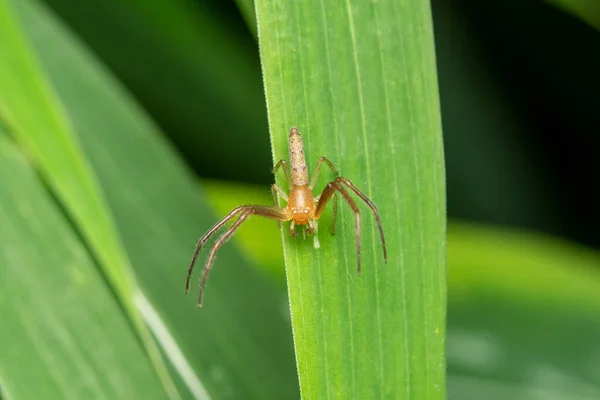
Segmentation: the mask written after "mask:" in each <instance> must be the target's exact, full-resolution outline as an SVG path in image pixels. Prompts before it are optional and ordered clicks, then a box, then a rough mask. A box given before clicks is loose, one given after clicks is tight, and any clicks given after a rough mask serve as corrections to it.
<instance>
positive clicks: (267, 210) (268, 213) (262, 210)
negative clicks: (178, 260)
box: [185, 205, 291, 294]
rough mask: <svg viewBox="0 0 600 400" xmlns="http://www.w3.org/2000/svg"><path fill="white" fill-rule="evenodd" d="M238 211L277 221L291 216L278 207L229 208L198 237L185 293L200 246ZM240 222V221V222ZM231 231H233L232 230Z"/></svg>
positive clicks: (187, 290)
mask: <svg viewBox="0 0 600 400" xmlns="http://www.w3.org/2000/svg"><path fill="white" fill-rule="evenodd" d="M240 212H242V215H244V214H246V213H249V214H248V215H250V214H257V215H261V216H263V217H267V218H271V219H276V220H278V221H289V220H290V219H291V217H290V216H288V215H287V214H286V213H285V212H284V211H283V210H282V209H280V208H279V207H268V206H257V205H245V206H239V207H236V208H234V209H233V210H231V212H230V213H229V214H227V215H226V216H225V217H223V219H221V220H220V221H219V222H217V223H216V224H215V225H214V226H213V227H212V228H210V229H209V230H208V232H206V233H205V234H204V236H202V237H201V238H200V240H199V241H198V244H197V245H196V250H195V251H194V256H193V257H192V261H191V262H190V266H189V268H188V274H187V279H186V281H185V293H186V294H187V293H189V291H190V279H191V277H192V272H194V265H195V264H196V260H197V259H198V255H199V254H200V250H201V249H202V246H203V245H204V244H205V243H206V242H207V241H208V239H210V237H211V236H212V235H214V234H215V233H216V232H217V231H218V230H219V229H220V228H221V227H223V225H225V224H226V223H227V222H228V221H229V220H231V219H232V218H234V217H235V216H236V215H238V214H239V213H240ZM247 217H248V216H246V217H244V219H246V218H247ZM240 219H241V217H240ZM238 222H239V219H238V221H236V222H235V223H234V226H236V227H237V226H239V224H238ZM242 222H243V220H242ZM242 222H240V224H241V223H242ZM236 224H237V225H236ZM232 227H233V226H232ZM230 230H231V228H230V229H229V230H228V231H227V232H229V231H230ZM234 231H235V229H234ZM231 233H233V231H232V232H231ZM221 244H222V243H221ZM219 246H220V245H219ZM217 248H218V247H217ZM213 249H214V247H213Z"/></svg>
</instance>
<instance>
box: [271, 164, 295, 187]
mask: <svg viewBox="0 0 600 400" xmlns="http://www.w3.org/2000/svg"><path fill="white" fill-rule="evenodd" d="M279 167H282V168H283V173H284V174H285V180H286V181H287V183H288V187H289V188H290V189H291V188H292V171H290V166H289V164H288V163H287V162H286V161H285V160H279V161H278V162H277V164H275V167H273V175H275V174H277V170H279Z"/></svg>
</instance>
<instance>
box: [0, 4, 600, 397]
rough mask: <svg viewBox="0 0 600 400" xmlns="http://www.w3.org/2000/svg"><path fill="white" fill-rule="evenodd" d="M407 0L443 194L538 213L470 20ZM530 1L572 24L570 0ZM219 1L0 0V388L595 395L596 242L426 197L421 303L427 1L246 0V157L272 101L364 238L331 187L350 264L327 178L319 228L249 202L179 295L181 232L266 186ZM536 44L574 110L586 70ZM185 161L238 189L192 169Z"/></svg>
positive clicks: (493, 209) (422, 20) (549, 216)
mask: <svg viewBox="0 0 600 400" xmlns="http://www.w3.org/2000/svg"><path fill="white" fill-rule="evenodd" d="M532 1H534V0H532ZM313 3H314V4H313ZM417 3H418V4H417ZM433 3H434V4H433V7H434V10H433V14H434V17H435V33H436V38H435V39H436V40H435V42H436V53H437V59H438V61H437V64H438V69H439V72H440V74H439V79H440V85H441V99H442V106H443V107H442V111H443V114H444V115H443V120H444V141H445V152H446V154H447V158H448V160H449V163H448V172H447V175H448V182H449V186H450V193H449V194H448V197H449V199H450V205H451V207H450V208H451V210H452V206H453V205H454V211H453V212H455V213H456V210H459V212H458V214H459V215H471V216H473V215H474V216H475V217H477V218H488V221H490V220H491V221H514V220H519V221H522V222H523V221H524V224H525V225H529V226H542V227H554V229H555V231H556V228H557V227H559V228H560V229H562V227H563V226H564V224H560V223H558V224H557V221H561V219H560V218H567V217H568V214H567V213H566V210H565V209H564V208H561V203H557V202H556V198H555V197H553V196H551V195H549V194H548V193H549V192H548V191H547V190H545V189H544V188H545V187H546V186H544V185H543V184H542V183H540V181H539V177H540V176H547V177H548V178H552V177H553V175H552V173H553V170H552V169H549V168H546V167H545V166H544V164H542V163H540V162H539V156H540V149H538V148H536V149H535V152H533V153H532V152H531V151H528V150H527V148H526V147H525V146H524V141H525V140H524V139H523V137H524V136H525V133H527V131H528V127H527V126H525V125H524V124H522V123H521V122H520V121H519V118H518V117H517V114H518V113H516V112H515V108H516V107H514V104H510V97H509V96H507V92H506V91H504V90H503V89H504V88H502V85H504V83H502V82H500V81H499V80H498V79H497V76H495V75H494V74H493V73H492V70H491V69H490V68H486V61H485V57H483V56H482V53H483V52H478V50H481V49H478V47H477V46H478V43H477V42H478V41H479V40H480V39H482V37H479V36H476V35H473V34H472V31H471V30H470V28H469V29H467V24H466V23H465V20H463V19H461V17H464V15H460V14H459V13H457V12H456V11H457V10H458V7H456V4H453V2H445V1H438V2H436V1H434V2H433ZM517 3H518V5H516V6H514V7H517V8H518V7H520V5H521V3H520V2H515V4H517ZM553 3H555V4H558V5H560V6H561V7H563V8H564V9H565V10H569V12H571V13H572V14H574V15H577V16H579V17H580V18H581V19H582V20H583V21H586V22H588V23H589V24H591V25H592V26H596V25H597V24H595V22H594V21H595V19H594V18H596V15H598V14H595V13H593V10H594V8H593V7H595V6H591V2H587V3H586V2H585V1H583V2H582V1H577V0H574V1H570V0H554V1H553ZM584 3H585V4H584ZM473 4H479V2H473ZM497 4H500V3H497ZM502 4H503V5H504V4H506V3H502ZM237 6H238V8H236V7H235V6H234V5H227V3H226V2H219V1H212V2H211V1H208V2H198V1H188V0H172V1H169V2H162V3H161V4H158V3H153V2H145V1H140V0H134V1H129V2H122V1H119V0H106V1H105V0H90V1H86V2H81V1H79V0H52V1H50V0H0V316H1V317H0V318H1V323H0V342H1V343H2V346H0V398H1V399H4V400H6V399H11V400H22V399H30V398H44V399H63V398H72V399H82V398H111V399H132V398H149V399H151V398H157V399H159V398H199V399H208V398H211V399H222V398H224V399H226V398H244V399H254V398H255V399H271V398H275V399H281V398H284V399H293V398H299V397H300V389H299V378H300V382H301V391H302V397H303V398H307V399H310V398H318V399H320V398H325V397H326V396H328V397H329V398H409V397H408V396H406V393H407V392H408V391H410V395H411V397H410V398H435V397H434V396H436V395H437V396H438V397H440V398H441V397H443V394H444V393H445V391H446V387H445V385H446V381H447V382H448V397H449V398H450V399H460V400H471V399H472V400H479V399H483V398H485V399H491V400H496V399H497V400H504V399H508V398H510V399H517V400H520V399H523V400H525V399H532V398H534V399H535V398H544V399H562V398H569V399H575V400H584V399H585V400H587V399H596V398H600V385H599V384H598V382H600V375H599V374H600V372H599V371H598V367H597V359H598V351H599V349H598V345H597V337H598V336H599V335H600V319H599V318H598V304H600V298H599V297H598V296H599V293H600V277H599V276H598V268H597V267H598V265H600V255H598V254H597V253H596V252H593V251H590V250H588V249H585V248H582V247H580V246H575V245H572V244H569V243H566V242H564V241H560V240H557V239H552V238H549V237H544V236H543V235H539V234H535V235H534V234H526V233H524V232H522V231H518V230H502V229H499V228H498V227H494V226H478V225H470V224H465V223H458V222H457V221H453V222H452V223H451V224H450V229H449V232H448V236H447V240H448V246H447V248H448V255H447V258H448V273H449V276H448V282H447V284H448V296H449V298H448V304H447V305H446V304H445V299H444V293H445V285H446V282H445V280H444V274H445V272H444V266H443V262H444V258H445V254H444V242H445V240H444V236H443V234H444V231H443V229H444V215H445V212H444V211H445V210H444V208H443V207H444V204H443V200H442V199H444V198H445V196H446V193H445V188H444V180H443V178H442V177H443V172H444V171H443V168H442V164H441V163H442V154H441V136H440V128H439V108H438V105H437V88H436V83H435V82H436V71H435V69H434V58H433V37H432V29H431V22H430V10H429V5H428V2H421V1H418V2H417V1H414V2H401V1H392V2H390V1H372V2H360V1H353V0H348V1H345V2H334V3H329V2H310V3H303V2H273V1H261V2H259V3H258V11H259V13H258V16H259V21H260V23H261V25H260V27H259V32H260V45H261V53H262V57H263V66H264V71H263V72H264V86H265V88H266V91H267V100H268V102H269V109H268V111H269V122H270V125H271V141H272V145H273V147H272V150H273V153H274V154H273V157H274V159H275V160H277V159H279V158H287V148H286V146H287V144H286V140H287V133H288V131H289V128H290V127H291V126H292V125H296V126H298V127H299V128H300V130H301V132H302V133H303V134H304V139H305V147H306V149H305V150H306V154H307V157H308V161H309V169H310V170H311V171H313V170H314V165H315V161H316V159H317V158H318V157H319V156H321V155H324V156H327V157H329V158H330V159H331V160H332V161H333V162H334V163H335V164H336V166H337V167H338V169H339V170H340V172H341V174H342V175H343V176H346V177H347V178H349V179H351V180H352V181H353V182H354V183H355V184H356V185H357V186H358V187H359V188H360V189H361V190H363V191H364V192H365V193H366V194H367V195H368V196H369V197H371V198H372V199H373V201H374V202H375V204H376V205H377V206H378V207H379V210H380V212H381V215H382V219H383V224H384V229H385V233H386V238H387V240H388V251H389V262H388V264H383V261H382V253H381V247H380V243H379V238H378V237H377V231H376V226H375V221H374V218H373V217H372V215H371V212H370V210H369V209H368V208H367V207H366V206H365V205H364V204H362V203H361V202H360V201H359V200H358V199H356V200H357V202H358V206H359V208H360V210H361V213H362V224H363V237H362V244H363V254H362V261H363V273H362V275H361V276H357V275H356V253H355V247H354V240H355V236H354V233H355V231H354V219H353V217H354V216H353V214H352V212H351V210H350V208H349V207H348V206H347V204H345V203H344V202H343V201H342V202H340V204H339V211H340V218H339V220H338V226H337V232H336V235H335V236H331V235H329V232H328V230H329V223H330V221H331V215H332V214H331V213H332V209H331V206H328V208H327V210H326V211H325V215H324V217H323V219H322V221H321V224H320V228H321V229H320V230H321V232H320V234H319V238H320V242H321V248H320V249H314V248H313V245H312V240H311V239H310V238H307V239H306V240H303V239H302V236H301V235H300V236H299V237H297V238H295V239H292V238H290V237H289V235H288V232H287V226H288V224H284V229H283V232H280V231H279V230H278V229H277V224H276V223H275V222H274V221H271V220H266V219H260V218H253V219H251V220H250V221H248V222H246V223H245V224H244V226H242V228H241V230H240V231H239V232H238V234H236V236H235V237H234V238H233V240H232V241H231V243H227V244H226V245H225V246H224V247H223V248H221V249H220V250H219V253H218V257H217V260H216V263H215V267H214V270H213V272H212V273H211V276H210V279H209V281H208V285H207V289H206V297H205V301H206V303H205V307H204V308H203V309H202V310H198V309H197V308H196V307H195V304H196V300H197V298H196V296H197V291H196V290H195V289H196V288H197V286H198V283H199V281H198V278H197V275H198V274H196V275H195V277H194V290H193V291H192V293H190V295H189V296H187V297H186V296H185V294H184V286H183V285H184V280H185V274H186V272H187V266H188V262H189V258H190V257H191V253H192V251H193V246H194V244H195V242H196V241H197V239H198V237H199V236H200V235H201V234H202V233H204V232H205V231H206V229H208V228H209V227H210V226H211V225H212V224H214V223H215V222H216V221H217V220H218V218H219V217H220V216H222V215H224V214H226V213H227V212H228V211H229V210H231V208H233V207H235V206H237V205H239V204H245V203H258V204H271V202H272V199H271V195H270V191H269V187H268V186H267V184H269V183H272V179H273V178H272V175H270V173H269V170H270V166H271V165H272V162H273V159H271V158H270V155H269V145H268V140H269V136H268V135H267V124H266V122H267V113H266V110H265V96H264V93H263V88H262V86H263V85H262V84H261V81H260V64H259V59H258V50H257V46H256V37H253V35H252V34H253V33H255V32H256V26H255V24H256V22H255V21H256V19H255V15H254V12H255V10H254V5H253V3H252V1H250V0H238V1H237ZM538 6H540V7H546V9H549V10H551V11H552V12H553V15H554V16H556V17H560V13H559V12H557V11H556V10H552V9H551V7H550V6H547V5H544V4H541V3H540V4H538ZM227 7H229V8H228V10H229V11H226V10H227ZM482 7H485V5H484V6H482ZM521 9H522V10H523V15H524V16H525V17H524V18H523V20H526V18H527V17H526V15H527V13H526V12H529V14H531V13H533V12H535V11H532V10H535V8H527V9H526V8H518V10H521ZM513 10H514V8H513ZM228 12H229V14H228ZM238 13H241V14H242V15H241V16H240V15H239V14H238ZM518 14H519V15H520V13H518ZM519 15H516V16H517V17H518V16H519ZM596 20H597V18H596ZM244 21H246V22H247V23H248V24H249V26H248V27H245V26H243V22H244ZM569 21H570V23H571V25H569V26H572V25H573V24H577V21H576V20H575V19H573V18H570V19H569ZM324 22H325V23H324ZM505 25H506V26H505V27H504V28H503V29H505V30H506V32H505V33H513V34H515V35H516V36H517V37H518V40H519V43H520V44H522V45H523V46H525V47H524V48H523V51H524V52H526V51H527V48H526V45H525V44H524V43H525V42H523V43H521V39H522V38H521V35H520V34H519V33H518V32H519V30H518V29H517V27H514V26H512V25H510V24H505ZM580 25H582V24H580ZM585 28H587V27H585ZM584 31H585V32H593V30H591V29H589V28H587V29H584ZM565 33H568V32H565ZM567 37H571V36H567ZM523 39H525V38H523ZM570 40H571V39H570ZM542 44H543V43H542ZM576 44H577V43H574V42H573V47H576ZM546 45H548V43H546ZM535 49H536V50H537V49H539V47H535ZM534 53H535V54H538V53H537V52H532V54H534ZM557 57H559V55H557ZM548 59H551V58H548ZM548 59H540V60H548ZM565 63H566V64H574V65H573V66H572V68H573V70H578V67H579V66H578V65H577V64H576V61H573V60H571V59H568V58H565ZM502 65H504V64H502ZM538 65H540V68H543V74H542V75H544V76H547V77H549V78H551V80H552V81H553V82H555V83H556V85H557V86H561V87H566V88H570V90H572V93H575V94H576V96H575V97H574V98H575V99H576V100H577V101H575V102H572V104H571V106H572V107H574V108H576V107H580V108H582V109H583V110H585V109H587V108H586V107H589V108H590V109H592V110H594V109H595V108H594V104H595V103H593V96H591V94H593V88H594V85H593V81H591V80H590V85H589V86H586V87H585V88H582V87H578V86H577V84H576V83H574V82H585V80H586V79H589V77H588V78H586V75H585V74H581V76H578V78H579V79H580V80H579V81H578V80H577V79H574V78H575V77H574V76H572V74H568V73H565V74H557V73H556V71H561V69H560V68H558V67H557V63H553V62H544V61H540V62H539V64H538ZM586 65H587V64H586ZM589 65H593V63H590V64H589ZM542 66H543V67H542ZM553 68H557V69H554V70H553ZM580 69H581V68H580ZM582 70H583V69H582ZM552 71H554V74H555V75H556V76H555V77H552V73H553V72H552ZM503 72H504V71H503ZM540 72H542V69H540ZM546 74H547V75H546ZM564 83H569V84H568V85H564ZM580 89H585V90H583V91H584V92H585V93H586V96H583V97H582V96H579V94H580V92H581V90H580ZM520 112H521V110H519V113H520ZM153 121H156V124H155V123H154V122H153ZM581 122H582V121H575V120H574V121H573V123H574V124H575V125H577V124H579V123H581ZM157 125H158V126H160V127H161V130H159V129H158V128H157ZM166 137H168V140H167V139H166ZM173 144H174V145H175V146H176V147H177V149H178V153H177V152H175V151H174V150H173ZM182 158H185V162H184V160H183V159H182ZM190 168H194V169H195V171H196V172H198V173H199V174H200V175H201V176H203V177H205V176H206V177H208V176H211V177H221V178H228V179H229V178H234V179H239V180H244V181H246V182H260V183H262V184H263V185H264V186H253V185H248V184H237V183H236V184H232V183H231V182H228V181H215V180H211V181H206V180H202V184H201V185H198V182H197V179H196V178H194V177H193V176H192V174H191V173H190V171H189V169H190ZM542 172H543V173H544V174H545V175H544V174H542ZM321 175H322V176H321V179H320V180H319V183H318V184H317V187H316V189H317V192H320V191H321V190H322V188H323V187H324V185H325V183H326V182H327V181H328V180H330V179H332V178H333V174H331V173H330V171H329V170H328V169H327V168H323V171H322V174H321ZM281 178H282V176H278V181H279V183H280V184H281V185H282V186H283V187H286V184H285V182H283V180H282V179H281ZM545 182H547V181H545ZM199 186H201V187H199ZM507 188H510V190H507ZM524 199H526V200H527V201H524ZM511 218H515V219H511ZM562 221H564V219H563V220H562ZM573 223H574V224H576V222H573ZM298 231H299V228H298ZM299 233H300V231H299ZM282 234H283V236H282ZM282 237H283V240H282ZM209 244H212V243H209ZM284 249H285V260H286V261H285V262H284V257H283V250H284ZM206 250H207V249H205V250H204V251H203V252H202V254H201V257H200V261H199V263H198V268H199V269H201V268H202V266H203V265H202V264H203V262H204V261H205V258H206V252H207V251H206ZM421 252H423V253H422V254H421ZM286 269H287V273H288V276H287V282H288V283H289V295H290V299H291V310H292V317H293V322H291V321H290V312H289V310H290V306H289V304H288V300H287V298H286V288H285V285H286V275H285V272H286ZM446 313H447V315H448V317H447V320H448V322H447V327H445V326H444V324H445V322H444V321H445V320H444V315H445V314H446ZM292 324H293V329H294V334H292V329H291V326H290V325H292ZM436 328H439V329H438V330H437V331H436ZM293 338H294V340H295V344H296V353H297V354H296V356H297V359H296V362H297V366H296V365H295V360H294V343H293ZM445 341H446V344H447V350H446V355H445V356H444V352H443V350H444V349H443V346H444V344H445V343H444V342H445ZM445 365H447V369H446V375H447V377H445V376H444V370H443V367H444V366H445ZM298 371H299V374H298ZM298 375H299V376H298ZM435 385H437V386H435ZM427 391H429V394H427Z"/></svg>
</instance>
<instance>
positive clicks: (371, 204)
mask: <svg viewBox="0 0 600 400" xmlns="http://www.w3.org/2000/svg"><path fill="white" fill-rule="evenodd" d="M335 182H341V183H343V184H344V185H346V186H348V187H349V188H350V190H352V191H353V192H354V193H355V194H356V195H357V196H358V197H360V198H361V200H362V201H364V202H365V203H367V205H368V206H369V208H370V209H371V210H372V211H373V214H374V215H375V220H376V221H377V227H378V228H379V235H380V236H381V247H383V262H385V263H387V250H386V247H385V237H384V235H383V227H382V226H381V218H380V217H379V211H377V207H375V204H373V202H372V201H371V200H370V199H369V198H368V197H367V196H365V195H364V194H363V192H361V191H360V190H358V188H357V187H356V186H354V184H353V183H352V182H350V181H349V180H348V179H346V178H344V177H341V176H340V177H337V178H336V179H335Z"/></svg>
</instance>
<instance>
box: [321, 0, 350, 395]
mask: <svg viewBox="0 0 600 400" xmlns="http://www.w3.org/2000/svg"><path fill="white" fill-rule="evenodd" d="M319 4H320V6H321V17H322V19H321V22H322V26H323V36H324V38H325V41H324V42H325V53H326V55H327V73H328V77H329V83H330V84H329V92H330V95H331V109H332V115H337V111H336V107H335V91H334V88H333V69H332V67H331V50H330V48H329V33H328V32H327V18H326V15H325V5H324V4H323V0H319ZM333 130H334V133H335V135H334V136H335V148H336V153H337V159H338V160H340V159H341V154H340V150H341V145H340V135H339V132H338V123H337V118H333ZM340 167H341V166H340ZM340 217H341V218H339V219H340V221H339V222H338V224H339V225H340V226H341V229H342V238H343V242H344V247H343V248H344V252H343V254H344V265H349V264H348V254H347V253H346V237H347V236H346V227H345V220H344V218H343V215H340ZM351 279H352V275H349V274H346V299H347V301H348V316H349V319H348V325H349V328H350V329H349V333H350V370H351V371H352V374H351V375H352V393H356V376H355V375H356V365H355V364H354V357H355V355H354V325H353V324H354V322H353V320H354V319H353V314H352V296H351V295H350V290H351V286H352V285H350V284H349V283H348V281H349V280H351Z"/></svg>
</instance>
